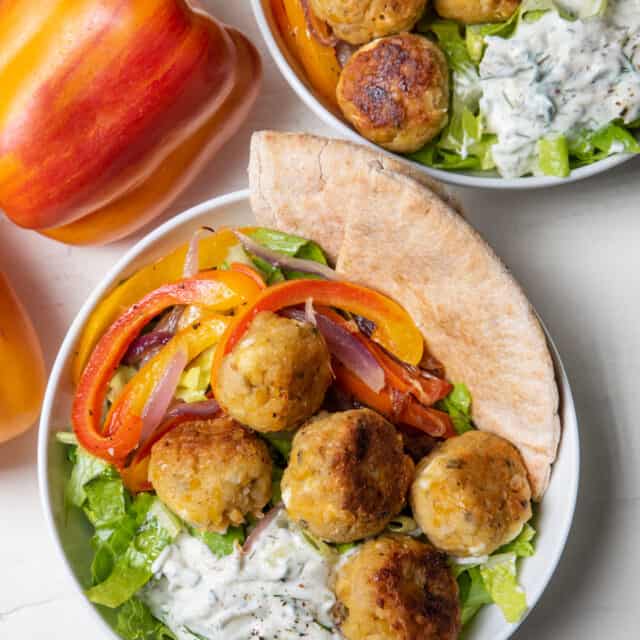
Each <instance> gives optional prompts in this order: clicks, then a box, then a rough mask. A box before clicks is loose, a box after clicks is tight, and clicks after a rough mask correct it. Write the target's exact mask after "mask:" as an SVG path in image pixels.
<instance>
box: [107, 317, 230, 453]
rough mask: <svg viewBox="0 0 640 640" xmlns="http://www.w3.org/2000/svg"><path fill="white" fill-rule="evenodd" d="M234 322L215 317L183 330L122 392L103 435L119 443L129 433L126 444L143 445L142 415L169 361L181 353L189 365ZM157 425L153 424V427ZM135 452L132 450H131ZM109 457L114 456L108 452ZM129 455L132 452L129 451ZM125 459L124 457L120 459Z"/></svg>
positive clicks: (111, 410) (112, 408) (113, 448)
mask: <svg viewBox="0 0 640 640" xmlns="http://www.w3.org/2000/svg"><path fill="white" fill-rule="evenodd" d="M230 321H231V318H230V317H227V316H215V317H211V318H208V319H206V320H203V321H201V322H198V323H196V324H194V325H193V326H190V327H187V328H186V329H184V330H182V331H180V332H179V333H178V334H176V336H175V337H174V338H173V339H172V340H171V341H170V342H169V343H168V344H167V345H166V346H165V347H164V348H163V349H161V351H160V352H159V353H158V354H156V355H155V356H154V357H153V358H151V360H149V362H147V363H146V364H145V365H144V367H142V369H140V371H139V372H138V373H137V374H136V375H135V376H134V377H133V378H132V379H131V380H130V381H129V382H128V384H127V385H126V386H125V388H124V389H123V390H122V393H121V394H120V396H119V397H118V399H117V400H116V401H115V403H114V404H113V406H112V407H111V409H110V411H109V413H108V414H107V417H106V420H105V423H104V428H103V430H102V431H103V433H104V434H105V435H107V436H111V437H112V446H111V447H109V449H111V450H114V451H115V449H116V447H114V446H113V441H116V442H118V441H119V440H120V438H119V437H118V434H121V433H124V434H126V439H127V443H130V442H134V447H135V446H137V445H138V443H139V442H140V436H141V431H140V430H141V428H142V420H143V414H144V411H145V408H146V405H147V402H148V401H149V398H150V397H151V395H152V393H153V391H154V389H155V388H156V386H157V385H158V382H159V381H160V379H161V378H162V376H163V375H164V373H165V371H166V370H167V368H168V366H169V364H170V362H171V361H172V360H173V358H175V357H176V355H177V353H178V352H179V351H181V352H182V353H184V357H185V362H190V361H191V360H193V359H194V358H196V357H197V356H198V355H199V354H200V353H202V352H203V351H204V350H205V349H208V348H209V347H212V346H213V345H214V344H216V343H217V342H218V341H219V340H220V338H221V336H222V334H223V333H224V331H225V329H226V328H227V326H228V325H229V322H230ZM155 426H157V425H154V427H155ZM131 450H132V449H131ZM106 453H107V455H106V456H104V457H107V459H109V460H113V459H114V457H113V456H111V455H110V454H109V450H107V452H106ZM127 453H129V452H127ZM119 457H124V456H119Z"/></svg>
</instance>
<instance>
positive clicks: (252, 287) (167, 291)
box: [72, 271, 260, 461]
mask: <svg viewBox="0 0 640 640" xmlns="http://www.w3.org/2000/svg"><path fill="white" fill-rule="evenodd" d="M259 291H260V289H259V287H258V285H257V284H256V282H255V281H254V280H253V279H252V278H250V277H249V276H247V275H245V274H242V273H238V272H234V271H205V272H202V273H200V274H198V276H196V277H194V278H187V279H185V280H181V281H179V282H176V283H174V284H169V285H165V286H163V287H160V288H159V289H156V290H155V291H152V292H151V293H149V294H147V295H146V296H145V297H144V298H142V300H140V302H138V303H137V304H134V305H133V306H132V307H130V308H129V309H128V310H127V311H126V312H125V313H124V314H123V315H122V316H120V317H119V318H118V320H116V321H115V322H114V323H113V324H112V325H111V327H110V328H109V329H108V330H107V332H106V333H105V334H104V335H103V336H102V338H101V339H100V340H99V341H98V343H97V345H96V346H95V348H94V350H93V352H92V354H91V357H90V358H89V361H88V362H87V365H86V367H85V368H84V371H83V373H82V376H81V378H80V381H79V383H78V387H77V390H76V394H75V397H74V401H73V407H72V423H73V428H74V431H75V432H76V435H77V436H78V441H79V442H80V444H81V445H82V446H83V447H84V448H85V449H87V450H88V451H89V452H90V453H92V454H94V455H96V456H99V457H103V458H106V459H108V460H111V461H117V460H122V459H124V458H125V457H126V456H127V455H128V454H129V452H131V451H132V450H133V449H134V448H135V447H136V445H137V444H138V436H139V433H140V424H136V419H134V418H135V417H134V418H131V419H130V420H127V421H125V422H124V423H123V426H122V428H120V429H118V430H117V431H114V432H112V433H109V434H105V433H103V432H102V429H101V427H100V420H101V416H102V410H103V405H104V400H105V396H106V389H107V385H108V383H109V380H110V379H111V377H112V375H113V372H114V371H115V369H116V368H117V367H118V364H119V363H120V361H121V359H122V357H123V355H124V354H125V352H126V351H127V349H128V347H129V345H130V344H131V342H133V340H134V339H135V338H136V336H137V335H138V334H139V333H140V331H141V330H142V329H143V328H144V326H145V325H146V324H147V323H148V322H149V321H150V320H152V319H153V318H154V317H155V316H157V315H158V314H159V313H161V312H162V311H164V310H165V309H167V308H169V307H172V306H174V305H178V304H181V305H200V306H203V307H206V308H208V309H210V310H212V311H228V310H231V309H233V308H236V307H238V306H240V305H241V304H244V303H246V302H249V301H251V300H252V299H253V298H255V296H256V295H257V294H258V293H259Z"/></svg>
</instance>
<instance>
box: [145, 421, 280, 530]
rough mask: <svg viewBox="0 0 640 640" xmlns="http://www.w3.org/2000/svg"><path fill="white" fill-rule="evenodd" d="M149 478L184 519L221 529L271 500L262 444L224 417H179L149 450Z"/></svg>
mask: <svg viewBox="0 0 640 640" xmlns="http://www.w3.org/2000/svg"><path fill="white" fill-rule="evenodd" d="M149 480H150V481H151V484H152V485H153V488H154V489H155V490H156V493H157V494H158V497H159V498H160V499H161V500H162V501H163V502H164V503H166V504H167V506H168V507H169V508H170V509H172V510H173V511H175V512H176V513H177V514H178V515H179V516H180V517H181V518H182V519H183V520H186V521H187V522H189V523H191V524H192V525H194V526H195V527H198V528H201V529H206V530H208V531H217V532H224V531H226V529H227V527H228V526H229V525H238V524H241V523H243V522H244V517H245V515H247V514H252V515H259V514H260V513H261V512H262V509H263V507H264V506H265V505H266V504H267V503H268V502H269V500H270V499H271V456H270V455H269V450H268V448H267V445H266V444H265V443H264V442H263V441H262V440H261V439H260V438H259V437H258V436H257V435H256V434H255V433H252V432H251V431H249V430H248V429H245V428H244V427H243V426H241V425H239V424H238V423H237V422H235V421H234V420H232V419H231V418H229V417H223V418H216V419H210V420H196V421H189V422H184V423H182V424H180V425H178V426H177V427H176V428H175V429H173V430H172V431H170V432H169V433H168V434H167V435H165V436H164V437H163V438H161V439H160V440H158V442H156V444H155V445H153V448H152V449H151V458H150V461H149Z"/></svg>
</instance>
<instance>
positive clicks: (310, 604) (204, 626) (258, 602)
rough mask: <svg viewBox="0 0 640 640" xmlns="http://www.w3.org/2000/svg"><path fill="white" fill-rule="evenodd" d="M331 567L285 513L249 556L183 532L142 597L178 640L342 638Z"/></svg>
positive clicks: (169, 549) (162, 559)
mask: <svg viewBox="0 0 640 640" xmlns="http://www.w3.org/2000/svg"><path fill="white" fill-rule="evenodd" d="M332 569H333V567H332V563H331V562H330V561H328V560H327V559H326V558H325V557H324V556H322V555H321V554H320V553H318V552H317V551H316V550H315V549H314V548H313V547H312V546H311V545H310V544H309V543H308V542H306V541H305V539H304V538H303V537H302V535H301V534H300V533H299V532H298V531H297V530H296V529H294V528H293V526H292V525H291V524H290V521H289V520H288V518H287V516H286V514H285V512H284V511H283V512H281V513H280V514H279V515H278V517H276V518H275V519H274V521H273V522H272V523H271V524H270V525H269V526H268V527H267V528H266V529H265V530H264V531H263V532H262V533H261V534H260V535H259V537H258V538H257V540H256V541H255V543H254V545H253V547H252V549H251V551H250V552H249V553H247V554H246V555H244V554H242V553H241V552H240V551H239V550H236V551H235V552H234V553H233V554H231V555H229V556H226V557H224V558H216V557H215V556H214V555H213V554H212V553H211V551H210V550H209V548H208V547H207V546H206V545H205V544H204V543H203V542H201V541H200V540H198V539H197V538H194V537H192V536H190V535H187V534H180V535H179V536H178V538H176V540H175V542H174V543H173V544H172V545H171V546H170V547H168V549H167V551H166V553H163V554H162V556H161V557H160V558H159V559H158V560H157V561H156V565H155V566H154V571H155V572H156V573H155V577H154V579H153V580H152V581H151V582H150V583H149V584H148V585H147V586H146V587H145V588H144V589H143V590H142V591H141V592H140V594H139V595H140V597H141V598H142V599H143V600H144V601H145V602H146V603H147V605H148V606H149V608H150V609H151V611H152V612H153V614H154V615H155V616H156V617H157V618H158V619H160V620H162V621H163V622H164V624H166V625H167V626H168V627H169V628H170V629H171V630H172V631H173V632H174V633H175V634H176V636H177V637H178V639H179V640H193V639H194V638H199V637H202V638H207V639H208V640H222V639H224V640H250V639H251V638H256V639H258V638H262V639H264V640H270V639H274V640H275V639H277V640H289V639H293V638H296V639H298V640H299V639H300V638H314V639H317V640H337V639H338V638H340V635H339V634H338V632H337V629H336V628H335V626H334V622H333V620H332V617H331V610H332V608H333V606H334V604H335V596H334V595H333V593H332V591H331V589H330V588H329V583H330V579H331V572H332Z"/></svg>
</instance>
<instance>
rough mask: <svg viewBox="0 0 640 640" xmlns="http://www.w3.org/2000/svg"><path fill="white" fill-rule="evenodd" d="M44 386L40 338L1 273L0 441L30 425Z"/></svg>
mask: <svg viewBox="0 0 640 640" xmlns="http://www.w3.org/2000/svg"><path fill="white" fill-rule="evenodd" d="M44 387H45V368H44V361H43V359H42V350H41V348H40V341H39V340H38V336H37V334H36V332H35V330H34V328H33V325H32V324H31V320H30V319H29V316H28V315H27V312H26V311H25V309H24V307H23V306H22V304H21V303H20V300H18V298H17V296H16V294H15V292H14V291H13V289H12V288H11V285H10V284H9V281H8V279H7V277H6V276H5V275H4V274H3V273H2V272H0V442H5V441H7V440H10V439H11V438H14V437H15V436H17V435H19V434H21V433H22V432H23V431H26V430H27V429H28V428H29V427H31V426H32V425H33V423H34V422H35V421H36V419H37V417H38V413H40V405H41V403H42V396H43V394H44Z"/></svg>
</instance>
